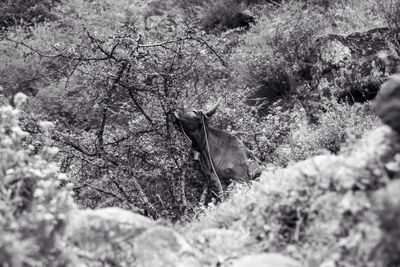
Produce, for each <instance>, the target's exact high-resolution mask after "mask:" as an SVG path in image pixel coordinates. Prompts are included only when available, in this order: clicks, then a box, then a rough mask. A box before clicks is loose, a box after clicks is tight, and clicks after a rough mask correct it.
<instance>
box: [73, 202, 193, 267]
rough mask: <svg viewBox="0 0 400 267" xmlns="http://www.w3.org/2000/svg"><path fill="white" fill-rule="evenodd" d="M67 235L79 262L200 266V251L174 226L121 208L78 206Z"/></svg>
mask: <svg viewBox="0 0 400 267" xmlns="http://www.w3.org/2000/svg"><path fill="white" fill-rule="evenodd" d="M66 235H67V243H68V244H69V246H70V247H71V248H70V249H71V251H72V252H74V253H75V255H77V256H76V257H77V259H76V263H75V264H76V265H79V264H81V265H83V266H104V265H106V266H139V267H140V266H142V267H146V266H152V267H157V266H177V267H179V266H182V267H183V266H193V267H196V266H200V263H199V261H198V260H197V254H196V251H195V250H194V249H192V247H191V246H190V245H189V244H188V243H187V242H186V240H185V239H184V238H183V237H182V236H181V235H180V234H178V233H177V232H176V231H174V230H173V229H172V228H168V227H165V226H159V225H157V224H156V223H155V222H154V221H152V220H150V219H148V218H146V217H144V216H141V215H139V214H136V213H133V212H130V211H127V210H123V209H120V208H103V209H96V210H91V209H84V210H74V211H72V212H71V214H70V216H69V223H68V225H67V227H66ZM102 264H103V265H102Z"/></svg>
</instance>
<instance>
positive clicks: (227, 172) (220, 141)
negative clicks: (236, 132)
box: [208, 128, 249, 181]
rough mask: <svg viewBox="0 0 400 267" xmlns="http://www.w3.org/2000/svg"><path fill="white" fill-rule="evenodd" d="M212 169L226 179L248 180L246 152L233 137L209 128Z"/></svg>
mask: <svg viewBox="0 0 400 267" xmlns="http://www.w3.org/2000/svg"><path fill="white" fill-rule="evenodd" d="M208 141H209V146H210V152H211V156H212V159H213V163H214V167H215V169H216V171H217V174H218V175H219V176H223V177H224V178H226V179H234V180H244V181H247V180H249V172H248V163H247V155H246V150H245V147H244V145H243V143H242V142H241V141H240V140H239V139H238V138H236V137H235V136H233V135H231V134H229V133H228V132H225V131H223V130H217V129H213V128H210V129H209V136H208Z"/></svg>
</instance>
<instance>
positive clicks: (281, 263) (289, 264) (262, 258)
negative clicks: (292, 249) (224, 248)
mask: <svg viewBox="0 0 400 267" xmlns="http://www.w3.org/2000/svg"><path fill="white" fill-rule="evenodd" d="M250 266H251V267H301V266H302V265H301V264H300V263H299V262H297V261H295V260H293V259H291V258H289V257H286V256H283V255H281V254H277V253H262V254H255V255H247V256H243V257H241V258H239V259H238V260H235V261H234V262H233V263H232V265H231V267H250Z"/></svg>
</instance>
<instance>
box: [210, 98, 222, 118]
mask: <svg viewBox="0 0 400 267" xmlns="http://www.w3.org/2000/svg"><path fill="white" fill-rule="evenodd" d="M220 102H221V98H218V101H217V103H216V104H215V105H214V107H213V108H212V109H210V110H209V111H207V112H206V116H207V117H211V116H212V115H214V113H215V111H217V108H218V106H219V103H220Z"/></svg>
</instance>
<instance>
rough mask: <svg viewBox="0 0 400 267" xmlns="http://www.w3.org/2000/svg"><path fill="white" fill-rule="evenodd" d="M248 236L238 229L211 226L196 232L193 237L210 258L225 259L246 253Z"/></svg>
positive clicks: (195, 242)
mask: <svg viewBox="0 0 400 267" xmlns="http://www.w3.org/2000/svg"><path fill="white" fill-rule="evenodd" d="M246 237H247V236H246V235H244V234H242V233H240V232H238V231H233V230H228V229H217V228H210V229H205V230H203V231H201V232H200V233H196V234H195V235H194V237H193V238H191V239H192V240H194V245H195V246H196V247H198V248H199V249H200V250H201V251H202V252H203V253H204V254H205V255H207V257H208V258H213V259H216V260H218V261H225V260H226V259H227V258H232V257H238V256H239V255H243V253H246V252H245V251H244V250H245V249H246V242H247V241H248V240H247V238H246Z"/></svg>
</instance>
